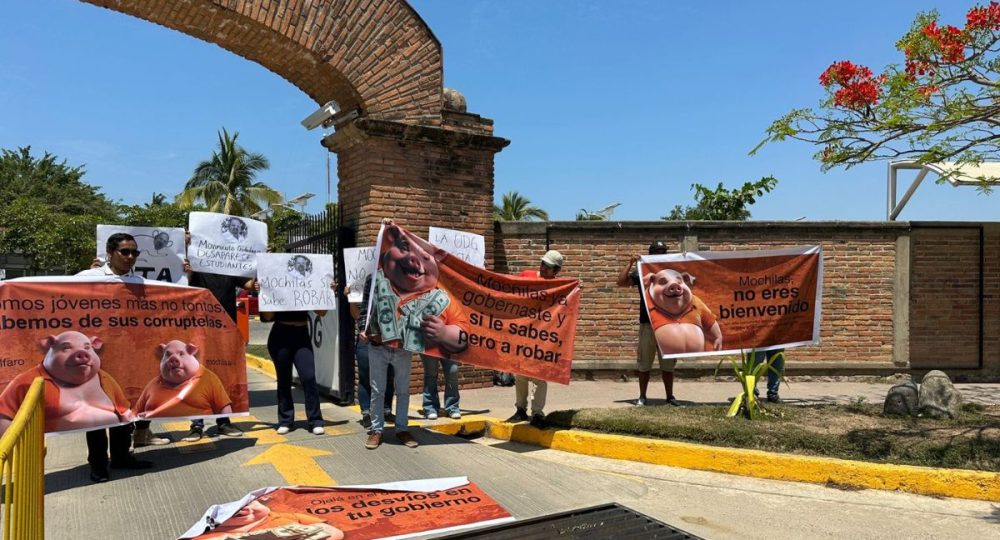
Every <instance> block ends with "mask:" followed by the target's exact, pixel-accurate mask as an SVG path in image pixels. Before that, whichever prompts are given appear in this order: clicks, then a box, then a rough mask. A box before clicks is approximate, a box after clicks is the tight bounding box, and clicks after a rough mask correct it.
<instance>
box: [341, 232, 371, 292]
mask: <svg viewBox="0 0 1000 540" xmlns="http://www.w3.org/2000/svg"><path fill="white" fill-rule="evenodd" d="M374 273H375V246H362V247H353V248H346V249H344V277H345V279H346V280H347V284H346V285H347V286H348V287H350V292H348V294H347V301H348V302H350V303H352V304H359V303H361V301H362V300H363V299H364V288H365V280H367V279H368V276H370V275H372V274H374Z"/></svg>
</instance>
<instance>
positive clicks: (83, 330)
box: [0, 277, 249, 433]
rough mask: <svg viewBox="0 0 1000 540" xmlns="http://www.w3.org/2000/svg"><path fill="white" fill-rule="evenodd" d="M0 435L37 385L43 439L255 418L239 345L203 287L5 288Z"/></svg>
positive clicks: (88, 282) (44, 281) (20, 283)
mask: <svg viewBox="0 0 1000 540" xmlns="http://www.w3.org/2000/svg"><path fill="white" fill-rule="evenodd" d="M0 351H2V352H0V388H3V390H2V392H0V431H3V430H5V429H6V428H7V426H9V424H10V421H11V419H12V418H13V417H14V414H15V413H16V411H17V409H18V408H19V407H20V405H21V401H22V400H23V399H24V397H25V394H26V392H27V388H28V386H29V385H30V384H31V382H32V380H34V378H35V377H43V378H44V379H45V431H46V432H47V433H53V432H70V431H77V430H89V429H94V428H98V427H106V426H115V425H120V424H124V423H128V422H131V421H133V420H137V419H143V418H210V417H213V416H230V415H240V414H246V413H247V412H248V411H249V397H248V394H247V378H246V359H245V357H244V349H243V340H242V338H241V336H240V333H239V331H238V330H237V328H236V325H235V323H233V321H232V319H230V318H229V315H228V314H227V313H226V312H225V310H224V309H223V308H222V306H221V305H219V302H218V301H217V300H216V299H215V297H214V296H212V293H210V292H209V291H208V290H206V289H200V288H192V287H182V286H177V285H171V284H165V283H161V282H157V281H142V280H139V279H138V278H136V279H135V281H129V282H123V281H122V280H121V279H118V278H116V277H44V278H21V279H17V280H12V281H4V282H3V283H0Z"/></svg>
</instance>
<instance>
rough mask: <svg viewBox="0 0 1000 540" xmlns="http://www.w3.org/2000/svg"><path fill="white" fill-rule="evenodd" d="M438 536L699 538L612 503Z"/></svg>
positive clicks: (484, 539) (487, 539)
mask: <svg viewBox="0 0 1000 540" xmlns="http://www.w3.org/2000/svg"><path fill="white" fill-rule="evenodd" d="M438 538H440V539H442V540H443V539H448V540H457V539H465V538H469V539H472V538H474V539H477V540H508V539H510V540H515V539H516V540H531V539H538V540H545V539H549V538H563V539H567V540H570V539H572V540H577V539H579V540H584V539H586V540H602V539H608V540H611V539H614V540H621V539H628V538H635V539H646V538H657V539H687V538H690V539H699V538H700V537H698V536H695V535H693V534H691V533H687V532H684V531H682V530H680V529H676V528H674V527H671V526H670V525H667V524H666V523H663V522H662V521H658V520H655V519H653V518H651V517H649V516H647V515H645V514H640V513H639V512H636V511H635V510H632V509H631V508H627V507H625V506H622V505H620V504H617V503H612V504H603V505H600V506H592V507H590V508H582V509H579V510H571V511H569V512H561V513H558V514H550V515H548V516H541V517H536V518H531V519H525V520H521V521H515V522H512V523H504V524H502V525H496V526H494V527H487V528H484V529H476V530H473V531H466V532H461V533H458V534H452V535H448V536H440V537H438Z"/></svg>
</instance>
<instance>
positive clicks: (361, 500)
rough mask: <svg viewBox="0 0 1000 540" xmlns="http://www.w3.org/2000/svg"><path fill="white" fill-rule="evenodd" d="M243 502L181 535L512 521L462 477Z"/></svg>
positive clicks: (362, 531) (288, 490)
mask: <svg viewBox="0 0 1000 540" xmlns="http://www.w3.org/2000/svg"><path fill="white" fill-rule="evenodd" d="M444 480H447V479H441V480H427V481H416V482H401V483H400V484H401V485H405V484H417V483H421V482H423V483H426V484H428V485H432V484H448V483H447V482H446V481H444ZM243 502H244V504H243V505H241V506H240V507H239V508H238V509H230V511H228V512H225V513H223V514H222V516H218V515H217V512H215V511H213V510H214V509H210V510H209V514H207V515H212V516H215V517H222V518H225V519H223V520H222V522H221V524H219V525H218V526H217V527H215V528H213V529H211V530H209V531H205V528H206V527H205V526H204V525H202V523H204V522H205V521H207V520H205V519H204V518H203V521H202V522H201V523H199V524H197V525H195V526H194V527H193V528H192V529H191V530H190V531H188V533H186V534H185V535H183V536H182V538H193V539H196V540H223V539H233V540H235V539H241V538H247V539H249V538H316V539H320V538H323V539H330V540H340V539H347V540H367V539H373V538H401V537H404V536H410V535H418V534H426V533H430V532H437V533H441V532H444V531H449V530H457V529H463V528H468V527H471V526H484V525H488V524H494V523H498V522H502V521H510V520H511V519H512V518H511V515H510V513H509V512H507V510H505V509H504V508H503V507H502V506H500V504H499V503H497V502H496V501H494V500H493V499H492V498H491V497H490V496H489V495H487V494H486V493H485V492H484V491H483V490H482V489H480V488H479V487H478V486H476V485H475V484H472V483H469V482H466V481H463V482H461V483H460V484H458V485H455V484H454V483H452V485H449V486H448V487H446V488H443V489H438V490H433V491H416V490H414V491H403V490H387V489H378V488H377V486H371V487H369V488H366V487H365V486H358V487H355V488H347V487H344V488H317V487H282V488H268V489H264V490H260V491H259V492H257V493H255V494H253V495H251V496H249V497H247V498H244V500H243ZM226 506H228V505H226ZM215 508H219V507H215ZM215 517H213V521H214V519H215ZM201 531H204V532H201ZM267 533H270V536H267V535H266V534H267ZM189 535H190V536H189Z"/></svg>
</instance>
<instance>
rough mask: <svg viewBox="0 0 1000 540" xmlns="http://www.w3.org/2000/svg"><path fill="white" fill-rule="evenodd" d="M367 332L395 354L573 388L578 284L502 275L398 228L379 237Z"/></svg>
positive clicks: (565, 280)
mask: <svg viewBox="0 0 1000 540" xmlns="http://www.w3.org/2000/svg"><path fill="white" fill-rule="evenodd" d="M376 252H377V253H379V257H378V267H377V269H376V272H375V274H374V279H373V280H372V294H371V300H370V306H369V310H368V313H369V317H370V323H369V331H370V334H371V335H372V337H373V339H374V340H376V341H377V342H382V343H385V344H386V345H388V346H391V347H402V348H404V349H406V350H408V351H412V352H416V353H423V354H426V355H429V356H435V357H439V358H449V359H452V360H457V361H459V362H462V363H468V364H473V365H477V366H481V367H486V368H490V369H496V370H500V371H507V372H513V373H518V374H521V375H526V376H529V377H534V378H538V379H544V380H548V381H553V382H559V383H563V384H568V383H569V378H570V367H571V363H572V359H573V344H574V341H575V339H576V321H577V316H578V313H579V303H580V282H579V281H577V280H574V279H542V278H527V277H515V276H508V275H504V274H497V273H494V272H490V271H488V270H484V269H482V268H478V267H476V266H473V265H471V264H468V263H466V262H465V261H463V260H462V259H461V258H459V257H455V256H453V255H451V254H449V253H448V252H447V251H444V250H442V249H440V248H437V247H435V246H432V245H430V244H429V243H427V242H426V241H424V240H423V239H421V238H418V237H417V236H415V235H413V234H411V233H410V232H408V231H406V230H405V229H403V228H402V227H399V226H397V225H388V226H384V227H383V229H382V231H380V232H379V237H378V242H377V244H376Z"/></svg>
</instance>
